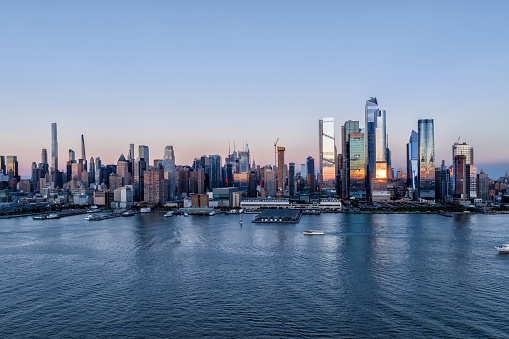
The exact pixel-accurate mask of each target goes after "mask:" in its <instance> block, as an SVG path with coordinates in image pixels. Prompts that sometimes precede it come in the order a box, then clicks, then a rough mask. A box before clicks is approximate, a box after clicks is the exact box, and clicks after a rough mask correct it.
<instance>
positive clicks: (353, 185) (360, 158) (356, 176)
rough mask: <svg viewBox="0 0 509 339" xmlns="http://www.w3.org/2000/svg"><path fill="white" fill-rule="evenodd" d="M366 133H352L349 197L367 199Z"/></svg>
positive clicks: (350, 139) (349, 144) (350, 141)
mask: <svg viewBox="0 0 509 339" xmlns="http://www.w3.org/2000/svg"><path fill="white" fill-rule="evenodd" d="M364 143H365V140H364V133H350V137H349V142H348V146H349V150H348V155H349V157H350V159H349V163H350V168H349V171H348V173H349V178H348V182H349V188H348V198H352V197H353V198H357V199H361V200H364V199H366V181H367V180H366V164H365V161H366V156H365V154H364V152H365V151H366V147H365V145H364Z"/></svg>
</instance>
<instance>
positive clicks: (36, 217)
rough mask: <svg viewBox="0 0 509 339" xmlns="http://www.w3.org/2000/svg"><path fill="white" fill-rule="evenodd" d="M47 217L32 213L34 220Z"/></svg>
mask: <svg viewBox="0 0 509 339" xmlns="http://www.w3.org/2000/svg"><path fill="white" fill-rule="evenodd" d="M46 218H47V217H46V216H45V215H41V214H40V215H34V220H44V219H46Z"/></svg>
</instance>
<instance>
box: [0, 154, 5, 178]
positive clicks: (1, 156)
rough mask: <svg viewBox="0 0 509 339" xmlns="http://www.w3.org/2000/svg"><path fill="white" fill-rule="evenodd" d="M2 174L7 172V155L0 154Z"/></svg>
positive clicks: (0, 171)
mask: <svg viewBox="0 0 509 339" xmlns="http://www.w3.org/2000/svg"><path fill="white" fill-rule="evenodd" d="M0 174H5V157H4V156H3V155H0Z"/></svg>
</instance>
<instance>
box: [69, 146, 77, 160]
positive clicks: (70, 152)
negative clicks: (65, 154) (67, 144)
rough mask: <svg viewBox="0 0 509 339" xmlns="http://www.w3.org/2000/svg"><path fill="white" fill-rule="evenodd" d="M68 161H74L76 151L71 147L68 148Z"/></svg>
mask: <svg viewBox="0 0 509 339" xmlns="http://www.w3.org/2000/svg"><path fill="white" fill-rule="evenodd" d="M69 161H70V162H76V153H74V151H73V150H72V149H69Z"/></svg>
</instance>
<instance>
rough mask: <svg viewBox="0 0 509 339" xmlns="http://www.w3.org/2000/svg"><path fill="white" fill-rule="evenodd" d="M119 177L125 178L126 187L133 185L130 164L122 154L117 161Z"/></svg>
mask: <svg viewBox="0 0 509 339" xmlns="http://www.w3.org/2000/svg"><path fill="white" fill-rule="evenodd" d="M117 175H118V176H119V177H121V178H124V185H130V184H131V173H129V162H128V161H127V160H126V158H125V157H124V154H121V155H120V157H119V158H118V161H117Z"/></svg>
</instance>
